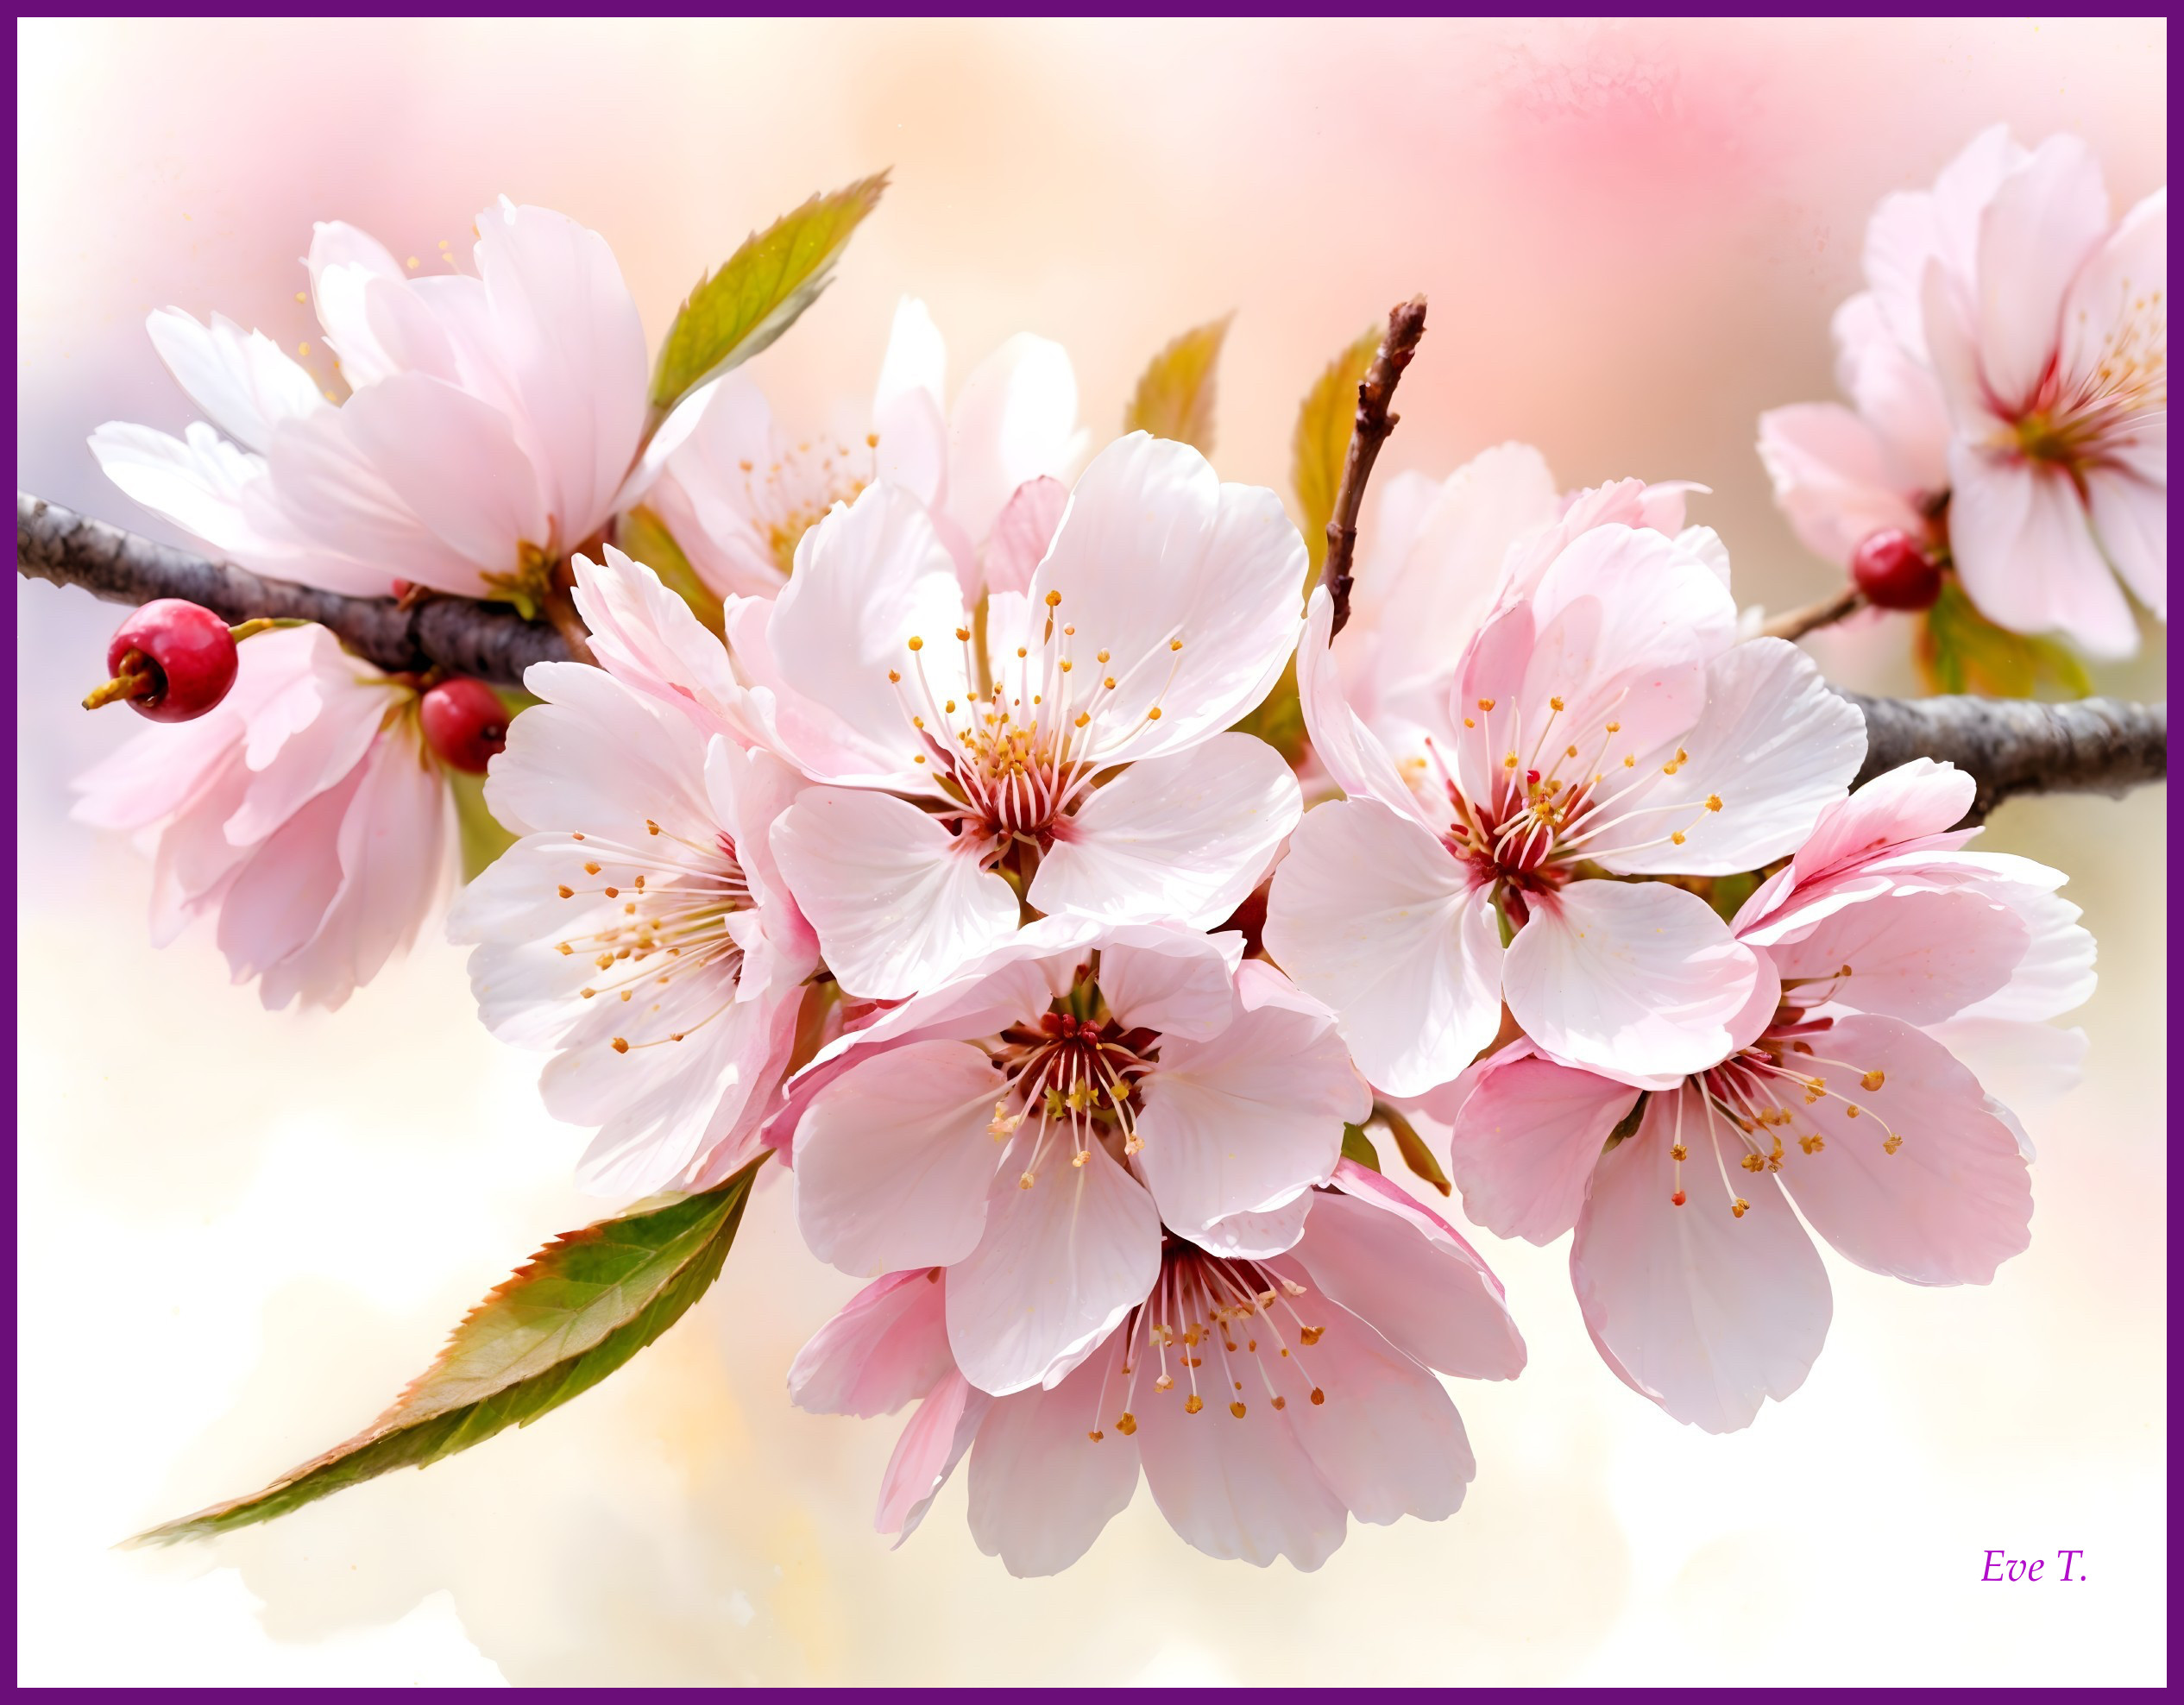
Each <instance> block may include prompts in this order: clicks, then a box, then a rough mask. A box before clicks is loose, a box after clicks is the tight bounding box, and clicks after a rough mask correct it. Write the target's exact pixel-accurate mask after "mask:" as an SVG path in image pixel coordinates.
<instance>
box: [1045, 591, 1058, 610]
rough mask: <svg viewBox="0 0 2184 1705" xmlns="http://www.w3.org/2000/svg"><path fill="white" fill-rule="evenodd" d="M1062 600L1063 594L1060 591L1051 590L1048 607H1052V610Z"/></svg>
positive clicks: (1048, 596)
mask: <svg viewBox="0 0 2184 1705" xmlns="http://www.w3.org/2000/svg"><path fill="white" fill-rule="evenodd" d="M1060 602H1061V594H1060V593H1059V592H1049V593H1048V595H1047V607H1048V609H1050V610H1051V609H1052V608H1054V606H1055V605H1057V604H1059V603H1060Z"/></svg>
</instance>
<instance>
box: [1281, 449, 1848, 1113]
mask: <svg viewBox="0 0 2184 1705" xmlns="http://www.w3.org/2000/svg"><path fill="white" fill-rule="evenodd" d="M1646 501H1647V498H1646V493H1645V488H1640V487H1638V486H1637V483H1636V482H1635V481H1631V482H1627V484H1626V485H1625V486H1624V487H1622V488H1605V489H1603V490H1602V492H1600V493H1596V494H1584V495H1583V496H1582V497H1581V498H1580V499H1579V500H1577V501H1576V502H1573V503H1572V504H1571V505H1570V506H1569V507H1568V508H1567V509H1566V510H1565V511H1564V514H1563V516H1562V517H1561V518H1560V519H1559V520H1558V521H1557V522H1556V523H1555V525H1553V526H1551V527H1550V528H1547V529H1545V531H1543V532H1538V533H1535V534H1534V535H1533V536H1532V537H1531V538H1529V539H1528V540H1527V541H1526V543H1525V544H1523V545H1522V546H1521V547H1520V548H1516V549H1513V550H1512V551H1511V552H1510V554H1509V557H1508V558H1507V562H1506V563H1505V565H1504V569H1503V581H1502V586H1501V594H1500V596H1499V598H1498V600H1497V602H1496V604H1495V607H1494V609H1493V611H1492V613H1491V614H1490V615H1489V618H1488V619H1487V620H1486V624H1485V626H1483V627H1482V629H1481V630H1480V631H1479V632H1478V633H1477V634H1476V636H1475V637H1474V638H1473V639H1472V640H1471V642H1470V645H1468V646H1467V647H1466V648H1465V650H1464V651H1463V654H1462V656H1461V657H1460V659H1459V660H1458V661H1457V664H1456V667H1455V669H1454V670H1453V673H1452V675H1451V676H1447V677H1444V679H1445V682H1446V692H1447V698H1446V701H1445V702H1446V703H1447V706H1448V709H1447V711H1446V713H1445V723H1444V731H1443V732H1440V733H1433V732H1421V733H1419V741H1418V746H1417V747H1416V748H1415V749H1413V750H1402V749H1396V750H1391V748H1390V747H1389V746H1388V744H1386V743H1385V742H1384V741H1383V739H1382V738H1381V736H1380V734H1379V733H1377V732H1376V731H1375V729H1373V728H1371V727H1367V726H1366V724H1365V723H1364V722H1363V720H1361V719H1360V717H1359V716H1358V715H1357V714H1356V711H1355V710H1354V709H1353V708H1351V706H1350V702H1348V698H1347V695H1346V694H1345V692H1344V687H1343V684H1342V683H1341V681H1340V679H1339V678H1338V676H1337V672H1336V670H1334V669H1333V668H1331V666H1330V665H1329V664H1328V660H1327V658H1326V656H1325V652H1326V644H1327V634H1328V632H1329V629H1330V626H1331V607H1330V605H1329V602H1328V600H1327V597H1326V595H1325V592H1324V591H1322V592H1319V593H1316V594H1315V595H1314V596H1313V600H1312V607H1311V612H1310V615H1309V618H1308V620H1307V623H1306V634H1305V638H1304V639H1303V641H1302V644H1301V647H1300V651H1299V659H1300V661H1299V665H1298V680H1299V686H1300V692H1301V695H1302V698H1303V702H1304V709H1305V718H1306V726H1307V727H1309V728H1310V730H1311V733H1312V742H1313V747H1314V750H1315V751H1316V752H1317V753H1318V754H1319V759H1320V761H1321V763H1322V764H1325V767H1326V769H1327V771H1328V773H1329V774H1330V775H1331V776H1332V777H1334V779H1335V780H1336V781H1337V783H1339V784H1340V785H1341V786H1342V788H1343V789H1344V791H1345V792H1346V793H1347V795H1348V798H1347V799H1345V800H1344V801H1340V802H1335V803H1332V804H1329V805H1323V806H1320V807H1319V808H1316V809H1315V810H1313V811H1312V813H1311V814H1310V815H1307V816H1306V818H1305V820H1304V821H1303V823H1302V824H1301V825H1300V827H1299V828H1298V830H1297V832H1296V834H1295V835H1294V836H1293V838H1292V841H1291V845H1290V849H1289V852H1288V854H1287V857H1286V858H1285V859H1284V860H1283V862H1282V864H1281V866H1280V868H1279V869H1278V870H1277V871H1275V878H1274V884H1273V888H1272V891H1271V893H1270V895H1269V898H1268V920H1267V928H1266V941H1267V946H1268V950H1269V951H1270V952H1271V953H1273V955H1274V957H1275V959H1276V960H1277V961H1278V962H1279V963H1280V964H1281V966H1283V967H1284V968H1285V969H1287V971H1288V972H1289V973H1290V974H1291V975H1292V976H1293V977H1294V978H1296V979H1297V981H1298V983H1299V985H1300V986H1301V987H1303V988H1304V989H1306V991H1309V992H1311V993H1312V994H1314V995H1316V996H1318V997H1319V998H1320V999H1322V1000H1325V1002H1327V1003H1328V1004H1329V1005H1330V1006H1331V1007H1332V1008H1333V1009H1334V1010H1335V1011H1336V1012H1337V1014H1338V1015H1339V1016H1340V1019H1341V1022H1342V1026H1343V1033H1344V1036H1345V1037H1346V1038H1347V1039H1348V1041H1350V1046H1351V1048H1352V1049H1353V1050H1354V1051H1355V1053H1356V1057H1357V1060H1358V1064H1359V1065H1360V1066H1361V1067H1362V1068H1363V1071H1364V1072H1365V1074H1366V1075H1367V1077H1368V1078H1369V1079H1371V1080H1372V1081H1373V1083H1374V1084H1375V1085H1376V1086H1377V1087H1379V1088H1381V1089H1382V1090H1385V1091H1388V1092H1390V1093H1393V1094H1396V1095H1402V1096H1410V1095H1418V1094H1421V1093H1423V1092H1426V1091H1427V1090H1429V1089H1432V1087H1434V1086H1435V1085H1438V1084H1443V1083H1446V1082H1448V1081H1449V1080H1450V1079H1453V1078H1454V1077H1455V1076H1456V1075H1457V1073H1459V1072H1460V1071H1462V1070H1463V1067H1464V1066H1467V1065H1468V1064H1470V1061H1471V1060H1472V1059H1473V1058H1474V1056H1476V1054H1478V1053H1479V1052H1480V1051H1481V1050H1482V1048H1485V1047H1486V1046H1487V1045H1488V1044H1489V1043H1490V1042H1491V1041H1493V1040H1494V1038H1495V1035H1496V1034H1497V1032H1498V1031H1499V1029H1500V1028H1501V1012H1502V1006H1503V1003H1504V1002H1505V1001H1506V1002H1507V1005H1508V1007H1509V1009H1510V1010H1511V1011H1512V1012H1513V1013H1514V1015H1515V1017H1516V1020H1517V1022H1518V1023H1520V1025H1521V1026H1522V1027H1523V1028H1524V1030H1525V1032H1526V1034H1527V1035H1529V1036H1531V1037H1532V1039H1533V1041H1535V1042H1537V1043H1538V1044H1539V1047H1540V1048H1543V1049H1545V1050H1546V1051H1548V1052H1551V1053H1552V1054H1555V1055H1556V1056H1557V1057H1558V1058H1561V1059H1564V1060H1569V1061H1570V1062H1571V1063H1572V1064H1576V1065H1582V1066H1587V1067H1589V1068H1590V1069H1593V1070H1596V1071H1600V1072H1603V1073H1607V1074H1608V1075H1610V1076H1614V1077H1620V1078H1624V1079H1627V1080H1629V1081H1631V1082H1633V1084H1637V1085H1641V1086H1644V1085H1658V1084H1660V1083H1662V1082H1664V1081H1665V1079H1663V1077H1662V1075H1661V1074H1663V1073H1666V1074H1668V1076H1669V1077H1671V1078H1672V1077H1673V1076H1675V1075H1677V1074H1680V1073H1683V1072H1686V1071H1690V1070H1693V1069H1696V1068H1697V1067H1699V1066H1703V1065H1706V1064H1708V1063H1710V1062H1711V1061H1712V1060H1716V1059H1718V1058H1719V1057H1720V1056H1721V1052H1722V1050H1723V1048H1724V1047H1725V1046H1726V1045H1727V1042H1728V1026H1729V1024H1730V1023H1731V1022H1732V1021H1734V1018H1735V1017H1736V1016H1737V1015H1738V1014H1739V1013H1740V1011H1741V1010H1742V1009H1743V1008H1744V1006H1745V1004H1746V1003H1747V1000H1748V998H1749V997H1750V996H1751V994H1752V991H1753V987H1754V985H1755V982H1756V979H1757V978H1758V974H1759V972H1758V961H1757V959H1756V958H1755V956H1754V955H1753V953H1751V951H1750V950H1748V949H1747V948H1746V947H1743V946H1741V945H1740V944H1739V943H1738V942H1737V941H1734V939H1733V938H1732V937H1731V935H1730V934H1729V932H1728V928H1726V926H1724V925H1723V923H1722V922H1721V919H1720V918H1719V917H1717V916H1716V915H1715V914H1714V912H1713V910H1712V909H1711V908H1710V907H1709V906H1708V905H1707V903H1705V902H1704V901H1703V900H1702V899H1700V898H1699V897H1697V896H1696V894H1692V893H1690V892H1687V891H1685V890H1683V889H1681V888H1677V887H1675V886H1672V885H1670V884H1665V883H1658V882H1631V881H1627V880H1601V879H1597V878H1596V876H1594V875H1593V874H1592V873H1593V872H1598V873H1600V874H1602V875H1604V876H1607V877H1608V878H1628V877H1633V876H1650V875H1667V874H1677V875H1684V876H1704V875H1715V874H1727V873H1729V872H1732V871H1743V870H1749V869H1753V868H1754V867H1756V866H1758V865H1762V864H1765V862H1767V861H1768V860H1769V859H1774V858H1778V857H1780V856H1781V855H1782V854H1784V853H1787V852H1789V851H1790V850H1791V848H1792V847H1794V846H1796V845H1797V842H1798V841H1799V840H1801V839H1803V836H1804V835H1805V834H1807V832H1808V831H1809V830H1810V827H1811V826H1812V823H1813V821H1814V820H1815V819H1816V817H1817V816H1818V815H1819V814H1820V812H1821V811H1822V809H1823V808H1826V807H1827V806H1828V804H1830V803H1831V802H1836V801H1840V800H1841V798H1842V796H1843V794H1844V792H1845V790H1846V789H1847V785H1848V783H1849V780H1850V777H1851V776H1852V774H1853V773H1854V771H1855V770H1856V769H1857V766H1858V764H1859V761H1860V758H1861V757H1862V756H1863V753H1864V733H1863V723H1862V720H1861V719H1860V716H1859V714H1858V713H1857V711H1856V710H1855V708H1853V707H1852V706H1850V705H1849V704H1847V703H1846V702H1844V701H1842V700H1841V699H1839V698H1836V697H1835V695H1832V694H1830V693H1829V692H1828V690H1827V689H1826V687H1825V686H1824V684H1823V683H1822V681H1821V680H1820V677H1819V673H1818V671H1817V670H1816V668H1815V667H1814V666H1813V664H1811V663H1810V660H1809V659H1807V658H1805V657H1803V656H1802V655H1801V654H1800V653H1799V652H1798V651H1797V650H1796V648H1794V647H1793V646H1791V645H1786V644H1784V642H1782V641H1779V640H1772V639H1758V640H1752V641H1749V642H1747V643H1743V644H1737V643H1734V636H1735V633H1736V629H1737V613H1736V608H1735V606H1734V602H1733V601H1731V599H1730V596H1729V592H1728V586H1727V584H1726V578H1727V576H1726V558H1725V557H1722V556H1721V552H1720V547H1719V541H1718V540H1716V539H1715V538H1714V537H1713V535H1712V534H1711V533H1710V532H1697V531H1695V532H1690V533H1687V534H1684V535H1683V536H1681V537H1679V538H1670V537H1668V536H1666V535H1665V534H1664V533H1662V532H1658V531H1655V530H1653V529H1652V527H1650V526H1647V527H1637V526H1633V525H1629V524H1628V523H1627V522H1626V521H1624V520H1621V519H1605V520H1602V519H1599V518H1600V517H1601V516H1602V514H1613V513H1615V511H1616V506H1618V505H1620V506H1622V509H1623V513H1634V512H1636V511H1637V510H1638V509H1639V508H1640V506H1642V505H1643V504H1644V503H1646ZM1652 501H1653V502H1654V503H1655V504H1656V505H1657V506H1662V507H1665V505H1666V504H1667V503H1668V502H1671V501H1672V502H1673V505H1674V507H1675V509H1677V510H1678V511H1680V508H1681V500H1680V496H1677V495H1676V494H1673V493H1671V494H1665V495H1661V496H1656V497H1655V498H1653V499H1652ZM1663 519H1667V520H1669V521H1670V522H1671V525H1672V524H1673V523H1674V521H1675V520H1677V519H1680V515H1675V516H1671V515H1668V514H1665V513H1664V515H1663Z"/></svg>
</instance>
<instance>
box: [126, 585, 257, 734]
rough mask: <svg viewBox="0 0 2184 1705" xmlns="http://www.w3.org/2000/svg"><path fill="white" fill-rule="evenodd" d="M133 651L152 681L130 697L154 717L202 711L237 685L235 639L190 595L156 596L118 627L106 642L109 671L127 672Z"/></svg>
mask: <svg viewBox="0 0 2184 1705" xmlns="http://www.w3.org/2000/svg"><path fill="white" fill-rule="evenodd" d="M131 651H134V652H135V653H136V654H137V657H139V658H140V659H141V660H142V661H141V662H140V663H138V664H136V665H135V670H136V672H138V673H142V674H148V675H150V676H152V677H153V683H152V685H151V686H150V687H149V688H148V689H146V690H145V691H143V692H142V693H139V694H138V695H135V697H133V698H131V699H130V700H129V703H130V704H132V705H134V706H135V708H136V710H137V713H138V714H140V715H143V716H148V717H150V718H151V719H152V720H153V721H154V722H187V721H188V720H190V719H191V718H192V717H194V716H202V715H204V714H205V712H206V711H208V710H210V709H211V708H212V707H213V706H215V705H217V703H219V702H220V701H221V700H222V699H224V698H225V697H227V695H228V689H229V688H230V687H232V686H234V685H235V670H236V656H235V639H234V636H233V635H231V634H230V632H228V625H227V623H225V622H223V621H222V620H220V618H219V617H217V616H216V615H214V614H213V613H212V612H211V611H210V610H208V609H206V608H205V607H204V606H203V605H201V604H192V603H191V602H190V601H188V600H187V599H186V598H154V600H153V601H151V602H150V603H148V604H145V605H142V606H140V607H138V609H137V611H136V613H135V614H134V615H132V616H130V617H129V620H127V621H125V622H123V624H122V625H121V626H119V627H117V628H116V629H115V630H114V638H113V640H112V643H110V645H108V646H107V647H106V669H107V672H108V673H109V674H111V675H114V676H120V675H122V674H123V659H124V658H125V657H128V656H129V653H130V652H131Z"/></svg>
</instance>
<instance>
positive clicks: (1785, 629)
mask: <svg viewBox="0 0 2184 1705" xmlns="http://www.w3.org/2000/svg"><path fill="white" fill-rule="evenodd" d="M1865 607H1866V595H1865V594H1864V593H1862V592H1860V590H1859V589H1858V588H1856V587H1854V586H1845V587H1844V588H1843V589H1842V590H1841V591H1840V592H1838V593H1835V594H1834V595H1832V596H1829V597H1826V598H1822V599H1821V600H1820V601H1819V602H1817V603H1814V604H1806V605H1803V606H1802V607H1799V608H1797V609H1794V610H1784V612H1783V613H1781V614H1780V615H1778V616H1777V617H1776V618H1775V619H1774V620H1772V621H1771V622H1769V623H1768V624H1767V625H1766V626H1765V627H1763V628H1761V629H1760V630H1759V632H1760V633H1761V634H1762V635H1764V636H1765V638H1767V639H1803V638H1804V637H1805V635H1806V634H1808V633H1810V632H1812V631H1813V629H1815V628H1816V627H1827V626H1832V625H1833V624H1834V623H1835V622H1839V621H1841V620H1842V619H1843V618H1844V617H1845V616H1847V615H1854V614H1856V613H1858V612H1859V611H1860V610H1862V609H1864V608H1865Z"/></svg>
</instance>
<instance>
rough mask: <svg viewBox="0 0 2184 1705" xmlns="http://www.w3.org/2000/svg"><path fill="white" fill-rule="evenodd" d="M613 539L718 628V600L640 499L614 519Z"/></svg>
mask: <svg viewBox="0 0 2184 1705" xmlns="http://www.w3.org/2000/svg"><path fill="white" fill-rule="evenodd" d="M614 543H615V544H617V545H619V546H620V547H621V549H622V550H623V551H626V552H627V553H628V554H629V555H630V556H632V557H635V558H636V559H637V560H638V561H639V562H640V563H644V565H645V567H646V568H648V569H651V571H652V572H653V573H654V574H656V575H658V576H659V577H660V584H661V585H662V586H664V587H665V588H667V589H668V590H669V591H670V592H672V593H673V594H675V595H676V596H677V597H678V598H680V599H681V600H682V601H683V602H684V603H686V604H688V605H689V607H690V613H691V614H692V615H694V616H695V617H696V618H697V619H698V620H700V621H702V622H703V623H704V624H705V625H706V626H707V627H708V628H710V629H711V630H712V631H713V632H715V633H718V632H721V601H720V599H719V598H717V597H716V596H714V592H713V588H711V587H709V586H708V585H707V584H706V583H705V582H704V581H703V580H702V579H701V578H700V577H699V575H698V571H697V570H696V569H694V568H692V567H691V566H690V559H689V557H686V556H684V555H683V547H682V546H681V545H679V544H677V543H676V542H675V535H674V534H673V533H671V532H669V531H668V530H667V523H666V522H664V521H663V520H662V519H660V518H659V517H658V515H656V514H654V513H652V512H651V510H650V509H648V508H646V507H645V506H644V505H643V504H641V503H640V504H639V505H638V506H637V507H636V508H634V509H632V510H629V511H627V512H626V513H624V514H622V515H621V516H620V518H619V519H617V520H616V521H615V523H614Z"/></svg>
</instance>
